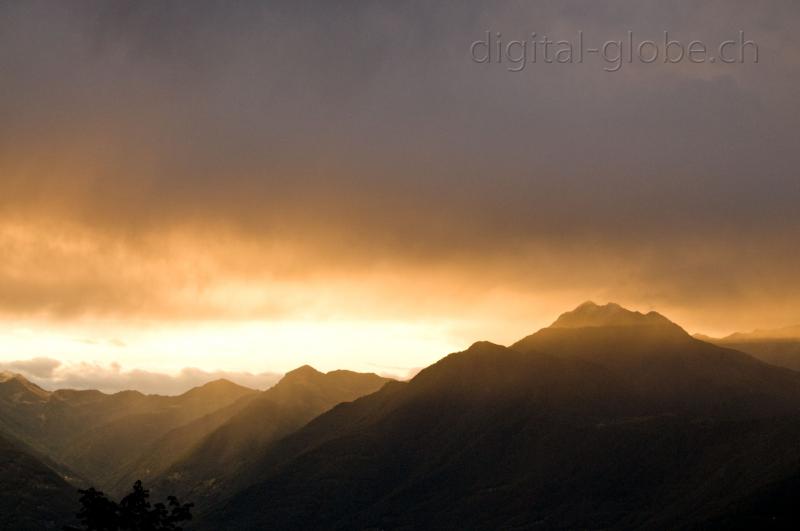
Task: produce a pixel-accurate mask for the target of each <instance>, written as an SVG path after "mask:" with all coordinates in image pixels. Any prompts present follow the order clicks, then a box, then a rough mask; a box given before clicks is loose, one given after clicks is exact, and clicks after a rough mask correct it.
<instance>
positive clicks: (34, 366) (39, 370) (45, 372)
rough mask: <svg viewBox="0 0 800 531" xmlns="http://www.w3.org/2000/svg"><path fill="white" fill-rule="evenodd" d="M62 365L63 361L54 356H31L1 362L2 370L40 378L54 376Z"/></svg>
mask: <svg viewBox="0 0 800 531" xmlns="http://www.w3.org/2000/svg"><path fill="white" fill-rule="evenodd" d="M60 366H61V362H60V361H58V360H55V359H52V358H31V359H29V360H18V361H8V362H0V370H6V371H13V372H20V373H23V374H24V375H25V376H32V377H36V378H39V379H49V378H52V377H53V374H54V372H55V371H56V369H58V368H59V367H60Z"/></svg>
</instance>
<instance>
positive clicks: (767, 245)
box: [0, 1, 800, 316]
mask: <svg viewBox="0 0 800 531" xmlns="http://www.w3.org/2000/svg"><path fill="white" fill-rule="evenodd" d="M799 15H800V7H798V6H797V4H796V3H795V2H789V1H778V2H771V3H769V4H768V5H767V6H763V5H756V4H754V3H752V2H743V1H741V2H740V1H737V2H722V1H708V2H700V3H689V2H678V1H666V2H664V1H660V2H656V1H648V2H633V1H628V2H620V1H611V2H585V1H584V2H577V1H563V2H529V3H522V2H499V3H492V4H486V3H484V2H477V1H475V2H464V1H462V2H403V3H401V2H346V1H339V2H303V1H300V2H245V1H241V2H211V1H195V2H169V3H165V2H69V3H66V2H29V3H15V2H8V3H3V4H2V6H1V7H0V73H1V74H0V75H2V78H0V79H2V82H0V88H2V95H1V96H0V115H2V119H3V126H2V130H0V172H2V177H0V179H2V180H0V215H2V216H4V219H7V220H13V222H14V223H16V224H17V225H15V226H21V227H22V228H20V229H19V230H21V231H22V232H23V233H24V232H25V228H24V227H25V225H26V224H27V223H29V222H31V220H35V221H36V222H37V223H38V224H39V225H37V227H36V228H35V230H34V229H30V230H34V233H35V234H40V233H41V232H42V231H44V232H45V233H46V232H47V229H43V228H41V226H42V225H44V226H46V224H47V222H50V223H52V222H55V223H58V222H60V221H62V220H67V221H69V223H74V224H75V226H76V227H78V228H77V229H76V231H78V232H79V233H81V234H83V233H84V232H88V233H91V234H95V233H101V236H98V238H111V239H112V240H113V241H116V242H119V243H117V244H115V245H116V246H118V247H119V246H121V247H123V249H121V250H120V249H116V251H115V253H116V254H114V256H115V257H117V259H118V260H117V259H115V262H114V263H119V264H120V267H115V268H113V269H112V270H110V271H103V270H102V268H99V267H98V268H97V269H98V270H99V271H100V274H98V275H94V276H93V277H92V278H88V279H82V278H80V276H79V275H78V274H77V273H76V274H75V275H76V276H74V277H71V278H70V282H69V284H68V285H59V283H58V281H57V280H56V278H55V277H57V276H58V275H57V273H56V272H52V274H48V271H47V268H46V267H44V269H43V268H42V267H43V266H42V264H46V263H51V262H52V257H51V255H52V256H62V255H64V254H65V251H64V249H63V248H62V247H63V246H59V245H53V246H52V248H53V249H54V250H53V253H51V254H48V253H46V252H44V251H42V250H41V249H40V248H38V247H36V248H30V249H29V250H28V252H27V253H25V256H27V261H26V259H24V258H18V259H17V264H18V265H17V266H15V267H14V268H12V267H11V266H6V268H5V269H3V268H0V289H1V290H2V292H3V293H5V294H8V295H9V296H8V297H4V298H3V300H4V301H5V302H4V304H6V305H7V306H8V305H11V306H14V307H18V308H25V309H26V310H27V309H29V308H36V307H40V308H51V307H53V305H54V304H56V303H57V304H62V305H63V304H67V303H68V302H70V301H71V302H74V304H76V305H81V304H85V305H88V306H92V307H94V306H102V307H106V306H114V305H115V304H117V305H119V306H120V307H121V308H122V307H124V308H129V307H131V308H138V307H139V306H148V302H147V301H148V299H149V298H154V297H156V294H155V293H154V292H156V291H161V289H160V287H158V288H154V287H153V286H160V284H157V283H154V282H150V283H149V284H148V283H147V282H146V281H145V279H147V278H149V279H153V278H160V277H159V275H152V274H149V273H148V274H145V275H140V273H141V271H142V270H143V269H144V270H146V271H150V269H153V268H157V267H158V265H157V263H156V262H157V257H158V256H159V253H161V252H162V249H161V247H159V246H158V245H153V244H149V243H143V241H144V240H146V241H150V240H149V239H147V237H150V238H151V237H152V234H154V233H155V234H159V233H160V232H162V231H164V230H170V229H174V230H179V231H180V233H181V235H182V237H183V238H185V239H189V240H195V241H198V242H202V241H204V238H206V236H205V235H206V234H208V232H207V231H208V230H210V228H213V229H216V228H220V227H222V228H224V230H225V231H230V233H232V234H235V235H237V237H238V238H240V239H241V241H242V242H244V243H241V246H244V247H246V248H247V250H246V251H242V250H241V249H238V248H237V253H236V254H237V256H239V255H241V256H247V257H248V258H249V259H250V260H251V262H252V263H253V264H254V265H253V266H252V267H253V268H254V269H256V270H258V271H260V272H263V271H264V270H265V269H270V268H272V267H274V260H273V258H274V256H273V255H272V254H265V255H264V256H261V254H260V253H261V252H262V251H261V250H262V248H263V247H265V246H269V245H273V244H275V243H276V242H279V243H280V244H281V245H286V246H288V247H290V248H291V249H293V253H295V256H296V257H297V263H296V264H289V265H288V266H287V269H289V270H292V271H295V270H303V271H315V270H326V269H337V268H341V269H344V270H347V271H356V272H358V271H362V270H369V269H370V268H371V267H374V266H375V264H380V265H382V266H385V265H386V264H389V265H390V266H395V267H397V268H398V269H400V270H404V271H405V270H408V269H416V270H420V268H423V267H426V266H428V265H429V264H431V263H435V264H438V265H439V266H441V267H446V268H449V269H451V270H452V271H454V272H456V273H457V274H458V275H463V276H464V277H465V278H469V277H470V275H473V274H474V275H478V273H477V272H478V271H481V275H482V277H477V276H476V277H475V278H476V280H475V282H486V283H487V284H489V285H496V284H508V285H510V286H513V287H516V288H518V289H522V290H536V289H539V288H541V287H542V285H544V284H545V283H548V285H550V286H553V285H559V283H562V284H565V285H571V286H572V285H575V284H576V283H577V285H581V284H582V283H583V284H585V285H586V286H595V288H597V286H602V289H604V290H606V291H607V292H609V293H610V295H611V296H612V297H613V296H614V294H615V293H624V294H625V296H628V294H629V293H640V294H641V293H646V294H645V295H641V296H644V297H649V300H652V301H654V302H663V301H666V302H669V303H670V304H678V305H680V304H681V303H680V302H676V301H681V300H682V301H686V302H684V303H683V304H685V305H691V304H696V303H697V304H704V305H706V306H707V307H708V309H709V310H713V309H716V308H718V307H723V306H725V305H727V304H729V303H730V302H731V301H738V302H739V303H744V304H748V303H750V304H765V301H766V300H768V299H769V300H772V301H773V302H774V303H775V304H777V305H778V306H780V307H781V309H782V310H785V311H788V312H790V313H791V312H796V311H797V310H798V309H797V308H795V307H794V305H793V304H789V303H785V304H781V303H779V302H776V300H777V299H780V298H781V297H783V298H786V299H788V298H796V296H797V295H800V286H798V284H797V282H796V281H794V280H793V274H792V273H791V271H792V270H793V269H795V268H796V267H795V266H796V265H797V263H798V261H800V256H798V252H797V251H796V250H795V249H794V245H793V244H792V242H795V241H797V238H798V236H800V234H798V232H800V209H798V208H797V201H798V199H800V188H799V187H798V177H797V168H798V163H800V153H799V150H797V149H796V133H795V131H797V130H798V126H800V123H799V122H800V112H799V110H798V103H797V98H796V87H797V85H798V81H800V75H799V68H798V67H800V42H799V37H798V36H797V34H796V32H795V28H796V27H797V24H798V22H800V20H798V19H799V18H800V16H799ZM578 30H580V31H582V32H583V33H584V34H585V35H586V37H587V38H588V39H591V40H593V41H594V42H596V43H599V42H602V41H605V40H609V39H613V40H616V39H621V38H624V36H625V34H626V32H627V31H628V30H632V31H634V32H635V33H636V34H637V35H639V36H641V38H643V39H644V38H652V39H654V40H659V39H661V38H663V32H664V31H665V30H666V31H669V32H670V35H671V36H673V37H674V38H678V39H681V40H682V41H684V42H688V41H690V40H692V39H700V40H703V41H704V42H708V43H709V44H710V45H711V46H713V45H715V44H716V43H718V42H721V41H723V40H726V39H730V38H736V36H737V35H738V32H739V31H740V30H744V31H745V32H746V35H747V37H748V38H749V39H752V40H754V41H756V42H757V43H758V45H759V53H760V56H759V59H760V60H759V63H758V64H741V65H740V64H737V65H724V66H723V65H709V64H704V65H695V64H687V63H681V64H678V65H664V64H661V63H657V64H653V65H641V64H633V65H624V67H623V68H621V69H620V71H619V72H614V73H609V72H605V71H604V70H603V64H602V63H597V62H595V63H590V62H587V63H586V64H581V65H578V64H573V65H548V64H536V65H529V66H528V67H527V68H526V69H525V70H524V71H522V72H518V73H512V72H508V71H507V69H506V68H505V67H504V66H502V65H497V64H492V65H482V64H476V63H474V62H473V61H471V59H470V51H469V47H470V43H472V42H473V41H475V40H477V39H482V38H484V35H485V32H486V31H493V32H501V33H502V34H503V35H504V36H505V38H506V39H512V38H526V37H527V36H528V35H529V33H530V32H532V31H536V32H537V33H538V34H544V33H548V34H550V35H551V37H552V38H553V39H561V38H563V39H572V38H574V35H575V32H577V31H578ZM9 223H11V221H9ZM81 231H83V232H81ZM145 235H148V236H147V237H145ZM9 238H11V237H9ZM30 238H32V239H33V240H35V241H39V240H40V238H41V237H39V236H30V237H29V239H28V240H25V238H22V240H23V241H30ZM64 238H68V236H64ZM233 239H234V240H235V238H233ZM8 241H12V240H11V239H7V241H6V242H5V247H7V248H10V247H11V243H8ZM13 241H16V242H17V244H16V245H17V247H18V246H19V245H20V244H19V243H18V242H19V241H21V240H19V238H17V239H16V240H13ZM227 241H229V240H228V239H226V242H227ZM3 244H4V242H3V241H2V240H0V246H3ZM31 245H33V244H31ZM195 247H196V246H195ZM195 247H192V248H193V249H195V251H196V248H195ZM75 252H78V251H75ZM207 252H208V253H211V254H213V253H214V252H215V251H214V250H213V249H211V250H208V251H207ZM218 252H219V254H221V255H224V251H223V250H222V249H220V250H219V251H218ZM59 253H60V254H59ZM69 253H72V251H69ZM69 253H67V254H69ZM78 255H79V256H87V255H86V254H85V253H84V254H80V252H78ZM49 256H50V258H48V257H49ZM70 256H77V255H75V254H74V253H73V254H70ZM92 256H94V255H92ZM154 257H156V258H154ZM259 257H260V258H259ZM86 259H87V260H90V258H86ZM243 261H244V258H243ZM165 262H166V265H165V266H164V267H165V268H166V269H168V270H169V269H170V268H171V267H173V265H174V261H169V260H165ZM620 262H625V263H627V265H626V266H625V268H624V272H621V271H620V269H619V268H618V267H617V265H618V264H619V263H620ZM30 264H39V268H38V269H37V270H36V272H35V273H30V274H28V273H26V271H28V270H29V269H30V267H29V266H30ZM123 264H128V266H129V267H130V268H131V269H132V270H133V273H130V274H127V275H122V274H120V273H119V272H120V271H122V270H125V271H127V269H125V267H124V265H123ZM137 264H145V265H144V266H140V267H138V268H137ZM599 264H600V265H599ZM665 264H666V265H665ZM231 267H232V266H231V264H230V263H229V261H228V258H227V257H225V258H219V259H218V260H216V262H215V265H214V267H211V268H210V271H209V272H208V275H209V276H213V275H219V276H220V277H223V276H225V274H227V273H230V268H231ZM237 267H238V266H237ZM487 268H488V272H486V269H487ZM74 270H75V271H80V270H81V267H80V266H79V265H77V264H76V265H75V266H74ZM598 270H599V272H598ZM615 271H616V272H615ZM240 272H241V271H240ZM170 274H172V272H171V271H170V272H168V273H165V275H166V276H167V278H171V277H170ZM241 274H242V275H244V276H247V275H248V274H250V272H248V271H244V272H241ZM478 278H481V280H477V279H478ZM487 278H488V279H489V280H486V279H487ZM532 278H533V280H532ZM168 283H169V280H167V281H165V284H168ZM143 284H148V285H149V286H150V287H149V288H147V289H143V291H144V296H143V297H139V298H138V299H137V298H136V297H135V296H134V295H132V293H136V292H137V291H139V288H140V286H142V285H143ZM25 286H31V289H27V288H25ZM93 286H94V288H93ZM111 286H117V287H116V288H111ZM33 288H36V289H33ZM78 288H79V289H78ZM47 293H53V294H58V293H62V294H64V295H63V297H61V300H59V301H56V302H53V301H48V300H47V298H48V297H47ZM93 293H97V294H96V295H94V294H93ZM26 294H30V296H26ZM79 294H83V295H82V297H81V296H80V295H79ZM775 298H777V299H775ZM762 299H763V300H762ZM81 300H82V301H83V302H81ZM8 301H12V302H8ZM14 301H16V302H14ZM126 301H127V302H126ZM132 301H134V302H132ZM71 302H70V303H71ZM795 315H797V316H800V313H795Z"/></svg>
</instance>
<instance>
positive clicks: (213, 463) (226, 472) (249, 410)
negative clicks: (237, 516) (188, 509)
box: [154, 365, 391, 510]
mask: <svg viewBox="0 0 800 531" xmlns="http://www.w3.org/2000/svg"><path fill="white" fill-rule="evenodd" d="M390 381H391V380H389V379H387V378H382V377H380V376H377V375H375V374H367V373H357V372H351V371H342V370H339V371H332V372H329V373H322V372H319V371H317V370H316V369H314V368H312V367H310V366H308V365H305V366H302V367H299V368H297V369H295V370H293V371H290V372H288V373H286V375H284V377H283V378H282V379H281V380H280V381H279V382H278V383H277V384H276V385H275V386H274V387H272V388H270V389H268V390H266V391H264V392H262V393H260V394H259V395H258V396H257V397H255V398H254V399H252V400H251V401H249V403H247V404H246V405H245V406H244V407H243V408H241V410H240V411H238V412H237V413H236V414H234V415H232V416H231V417H230V418H229V419H228V420H227V421H226V422H225V423H223V424H222V425H221V426H219V427H218V428H217V429H215V430H214V431H212V432H211V433H210V434H209V435H208V436H206V437H205V438H204V439H203V440H202V441H201V442H199V443H198V444H197V445H196V446H195V447H194V448H193V449H192V450H191V452H189V453H188V454H187V455H185V456H184V457H183V458H181V459H179V460H177V461H176V462H175V464H174V465H172V466H171V467H169V468H168V469H167V470H165V471H164V473H163V474H162V479H161V481H160V482H158V483H157V484H156V486H155V487H154V489H155V490H159V491H164V492H173V493H177V494H179V495H180V496H182V497H185V498H187V499H189V498H191V499H192V500H193V501H195V503H196V504H197V506H198V510H202V508H203V507H202V505H203V500H204V499H212V498H216V497H218V496H222V495H225V494H226V492H227V491H229V490H230V489H234V488H236V486H238V485H240V484H241V482H242V481H243V478H244V477H246V476H247V475H248V474H249V470H248V469H249V466H250V465H251V464H252V463H254V462H256V461H257V459H258V457H259V456H260V455H261V453H262V452H264V451H265V449H266V448H267V447H268V446H269V445H270V444H271V443H273V442H275V441H277V440H279V439H281V438H282V437H284V436H286V435H288V434H290V433H292V432H294V431H295V430H297V429H299V428H300V427H302V426H303V425H304V424H306V423H307V422H308V421H310V420H311V419H313V418H314V417H316V416H318V415H320V414H321V413H324V412H325V411H327V410H329V409H330V408H332V407H334V406H335V405H337V404H339V403H341V402H348V401H351V400H355V399H356V398H359V397H361V396H364V395H367V394H370V393H373V392H375V391H377V390H378V389H380V388H381V387H382V386H383V385H385V384H386V383H387V382H390Z"/></svg>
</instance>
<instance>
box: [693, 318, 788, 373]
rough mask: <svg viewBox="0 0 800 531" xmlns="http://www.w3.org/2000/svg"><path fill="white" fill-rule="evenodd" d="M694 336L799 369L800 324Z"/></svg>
mask: <svg viewBox="0 0 800 531" xmlns="http://www.w3.org/2000/svg"><path fill="white" fill-rule="evenodd" d="M695 337H698V338H699V339H703V340H704V341H708V342H709V343H714V344H715V345H720V346H723V347H728V348H732V349H736V350H741V351H742V352H746V353H748V354H750V355H751V356H753V357H756V358H758V359H760V360H762V361H765V362H767V363H770V364H772V365H778V366H780V367H787V368H789V369H792V370H795V371H800V326H790V327H785V328H777V329H772V330H754V331H753V332H736V333H734V334H731V335H729V336H726V337H723V338H713V337H708V336H702V337H699V336H695Z"/></svg>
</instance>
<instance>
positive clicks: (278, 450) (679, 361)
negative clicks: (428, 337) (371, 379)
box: [200, 303, 800, 529]
mask: <svg viewBox="0 0 800 531" xmlns="http://www.w3.org/2000/svg"><path fill="white" fill-rule="evenodd" d="M798 412H800V375H798V374H796V373H794V372H793V371H789V370H787V369H783V368H778V367H773V366H770V365H768V364H765V363H763V362H760V361H758V360H756V359H754V358H752V357H750V356H748V355H746V354H743V353H740V352H736V351H733V350H730V349H726V348H721V347H718V346H715V345H711V344H708V343H704V342H702V341H699V340H697V339H694V338H692V337H690V336H689V335H688V334H687V333H686V332H685V331H683V330H682V329H681V328H680V327H678V326H677V325H675V324H674V323H672V322H670V321H669V320H668V319H666V318H664V317H663V316H660V315H658V314H655V313H649V314H640V313H637V312H629V311H628V310H625V309H623V308H621V307H619V306H617V305H606V306H597V305H594V304H590V303H587V304H584V305H581V306H580V307H578V308H576V309H575V310H574V311H572V312H568V313H567V314H564V315H563V316H561V317H560V318H559V319H558V320H556V322H555V323H554V324H553V326H551V327H548V328H546V329H543V330H541V331H539V332H537V333H535V334H532V335H530V336H528V337H526V338H524V339H522V340H520V341H519V342H517V343H515V344H514V345H513V346H512V347H511V348H507V347H503V346H500V345H495V344H491V343H487V342H479V343H476V344H474V345H473V346H472V347H470V348H469V349H467V350H466V351H463V352H460V353H455V354H451V355H450V356H447V357H445V358H444V359H442V360H441V361H439V362H437V363H435V364H434V365H432V366H430V367H428V368H426V369H425V370H423V371H421V372H420V373H419V374H418V375H417V376H416V377H415V378H414V379H413V380H411V381H410V382H409V383H407V384H400V383H396V384H390V385H387V386H384V387H383V388H382V389H381V390H380V391H378V392H376V393H374V394H371V395H369V396H366V397H363V398H361V399H358V400H356V401H354V402H352V403H347V404H341V405H339V406H337V407H335V408H333V409H332V410H330V411H328V412H327V413H324V414H322V415H320V416H319V417H317V418H315V419H314V420H312V421H311V422H309V423H308V424H307V425H306V426H304V427H302V428H301V429H299V430H298V431H296V432H295V433H292V434H290V435H288V436H287V437H285V438H283V439H281V440H280V441H278V442H276V443H275V444H273V445H272V446H271V447H270V448H269V449H268V450H267V451H266V452H264V453H263V454H262V455H261V457H260V459H259V460H258V461H257V462H255V463H252V464H250V465H249V466H248V470H249V474H248V478H249V481H250V482H251V484H250V485H249V486H247V487H245V488H243V489H242V490H241V491H240V492H238V493H237V494H236V495H234V496H233V497H232V498H231V499H229V500H225V501H222V502H221V503H219V504H218V505H217V506H216V507H215V508H214V509H213V511H211V512H210V513H209V514H206V515H205V517H204V519H202V520H201V521H200V524H201V526H205V528H207V529H264V528H269V529H534V528H535V529H574V528H586V529H601V528H614V529H676V528H691V527H692V526H698V525H700V526H702V525H705V524H707V525H709V526H711V527H713V525H714V522H717V523H719V522H723V521H724V517H725V515H726V514H729V513H730V511H731V510H732V509H731V507H735V506H736V504H737V502H739V501H743V500H747V499H749V498H748V497H750V496H753V495H754V493H756V492H759V490H760V489H764V488H768V487H769V485H772V484H777V483H776V482H780V481H782V480H784V479H786V478H788V477H791V476H792V475H794V474H797V473H798V463H800V447H798V445H797V444H796V440H797V437H798V436H800V418H798Z"/></svg>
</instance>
